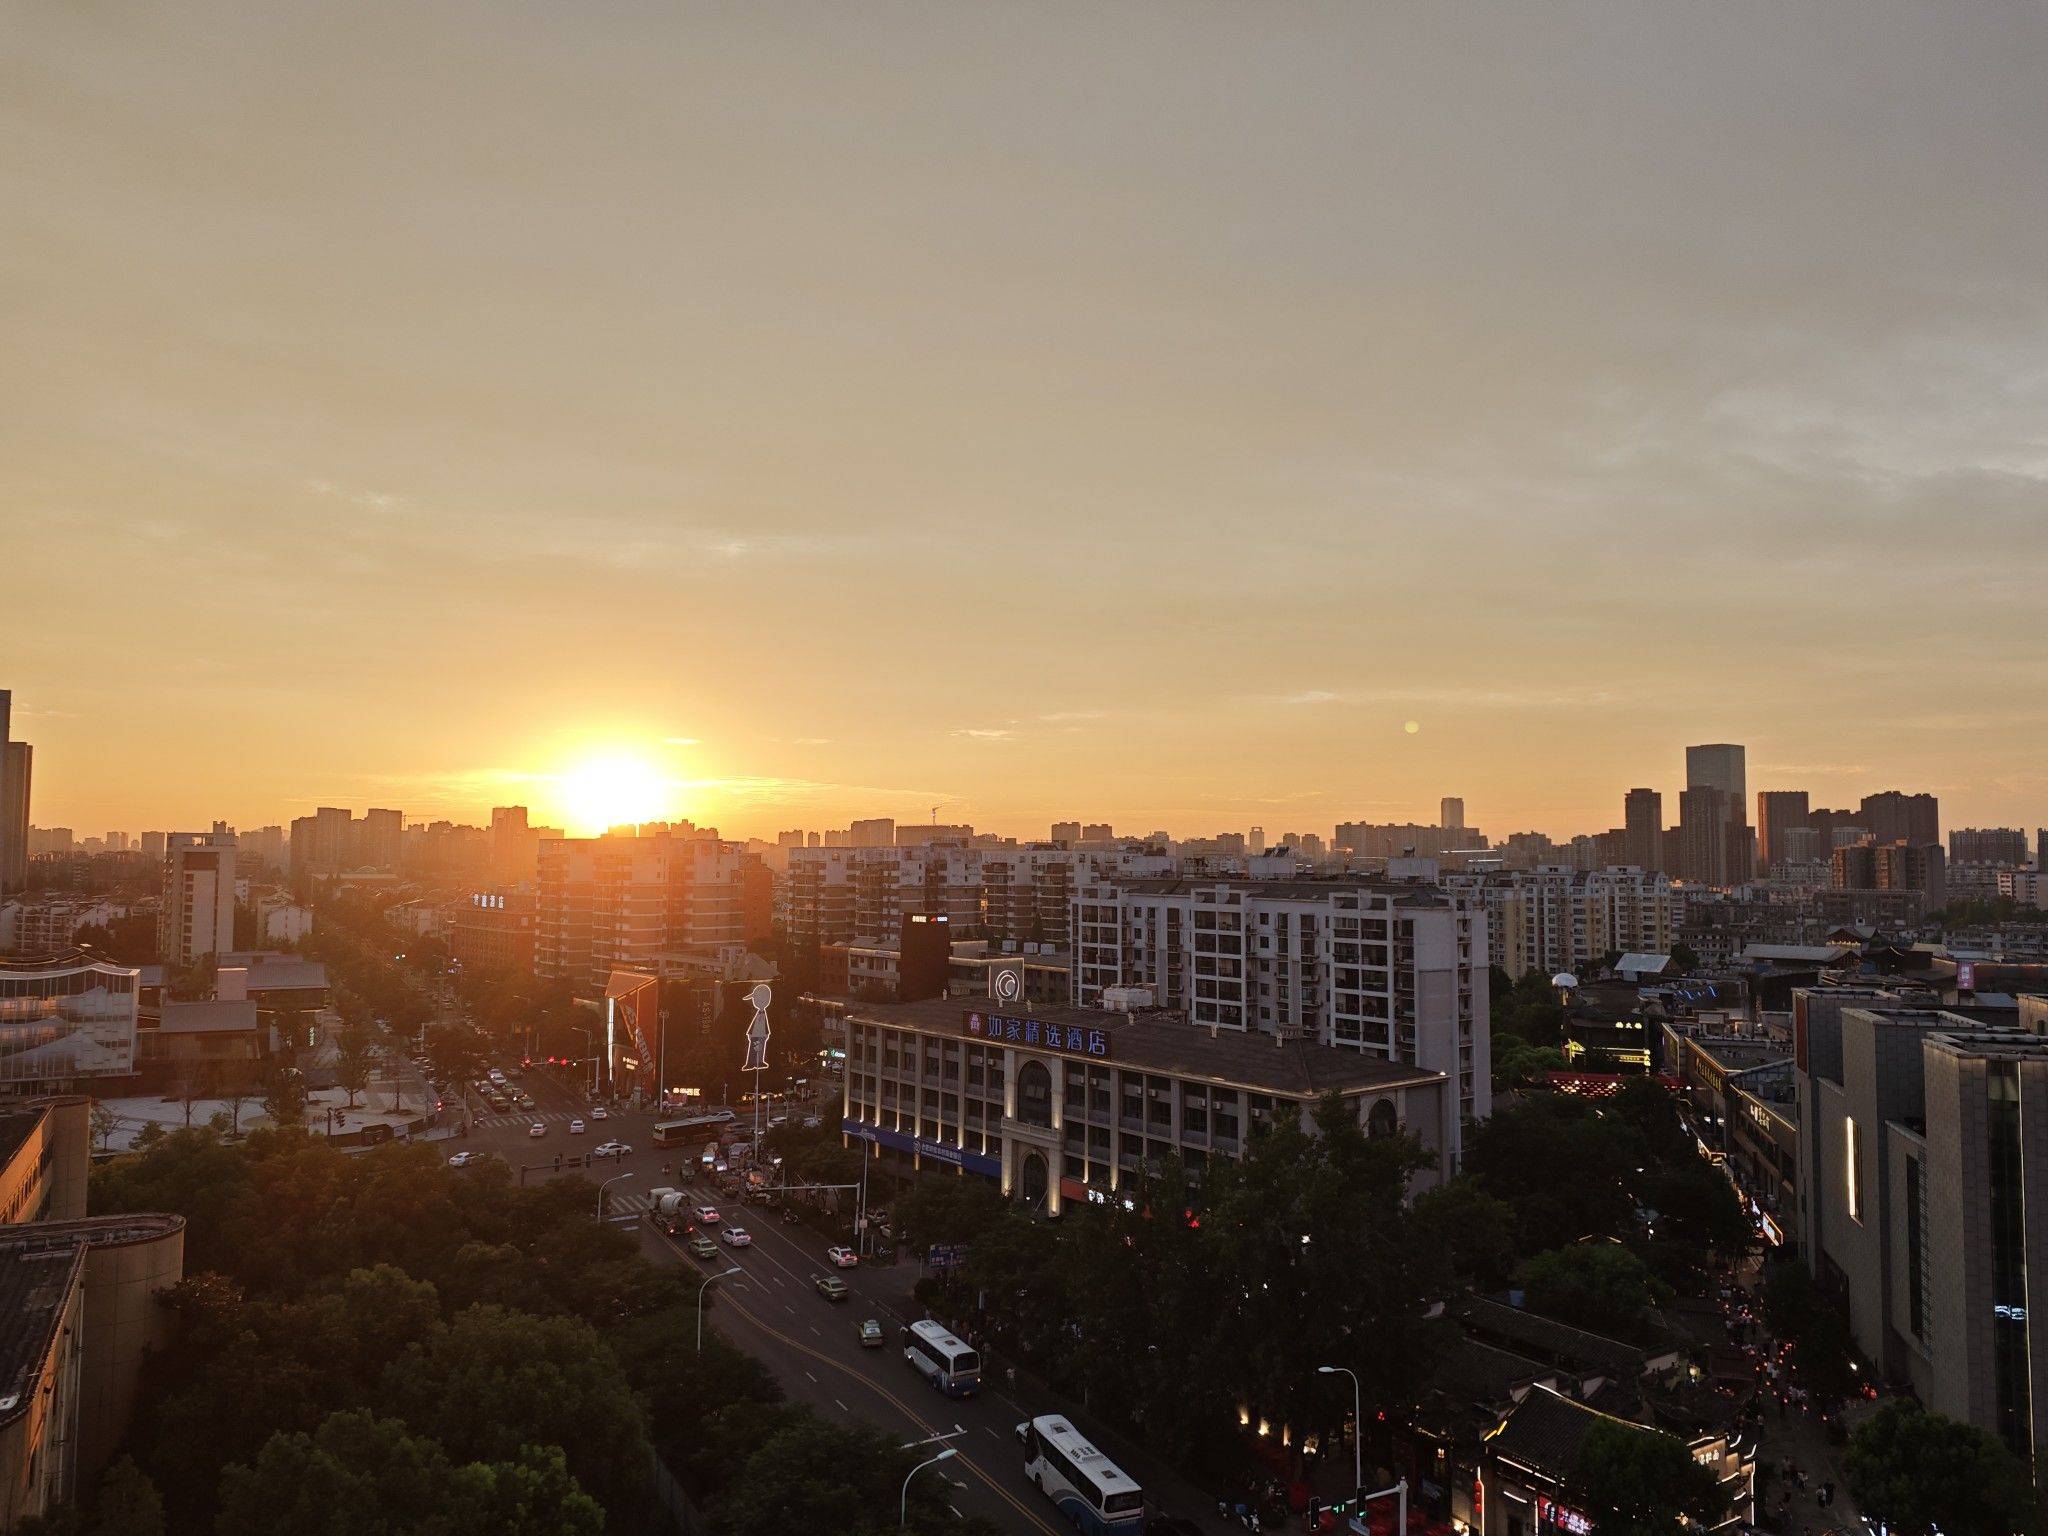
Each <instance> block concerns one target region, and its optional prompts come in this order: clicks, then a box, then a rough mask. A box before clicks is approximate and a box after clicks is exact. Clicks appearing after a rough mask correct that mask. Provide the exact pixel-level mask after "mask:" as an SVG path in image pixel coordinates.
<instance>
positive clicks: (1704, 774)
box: [1685, 741, 1749, 818]
mask: <svg viewBox="0 0 2048 1536" xmlns="http://www.w3.org/2000/svg"><path fill="white" fill-rule="evenodd" d="M1747 757H1748V754H1747V752H1746V750H1745V749H1744V748H1742V747H1739V746H1735V745H1733V744H1732V743H1729V742H1725V741H1722V742H1711V743H1709V744H1707V745H1705V746H1699V747H1687V748H1686V749H1685V787H1686V788H1687V789H1718V790H1719V791H1721V793H1722V794H1724V795H1726V796H1728V799H1729V804H1730V806H1731V807H1732V811H1731V814H1733V815H1734V816H1736V817H1737V818H1742V817H1744V815H1745V813H1746V812H1747V810H1748V806H1749V791H1748V787H1747V778H1748V772H1747Z"/></svg>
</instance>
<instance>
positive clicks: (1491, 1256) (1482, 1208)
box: [1414, 1177, 1515, 1291]
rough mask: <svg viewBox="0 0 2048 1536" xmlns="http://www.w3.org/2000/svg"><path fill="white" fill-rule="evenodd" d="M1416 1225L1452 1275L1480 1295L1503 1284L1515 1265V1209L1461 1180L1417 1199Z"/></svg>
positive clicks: (1415, 1209) (1474, 1185)
mask: <svg viewBox="0 0 2048 1536" xmlns="http://www.w3.org/2000/svg"><path fill="white" fill-rule="evenodd" d="M1414 1211H1415V1225H1416V1226H1417V1228H1418V1229H1420V1230H1421V1232H1422V1233H1424V1234H1425V1235H1426V1236H1427V1237H1428V1238H1429V1239H1430V1240H1431V1241H1432V1242H1433V1243H1434V1244H1435V1246H1436V1248H1437V1249H1438V1251H1439V1252H1440V1253H1442V1255H1443V1257H1444V1261H1445V1263H1446V1264H1447V1265H1448V1267H1449V1270H1450V1273H1451V1275H1452V1276H1454V1277H1455V1278H1456V1279H1457V1280H1459V1281H1461V1282H1463V1283H1464V1284H1466V1285H1470V1286H1472V1287H1474V1288H1476V1289H1478V1290H1482V1291H1491V1290H1497V1289H1499V1288H1500V1287H1501V1286H1503V1285H1505V1284H1506V1283H1507V1280H1508V1275H1509V1273H1510V1272H1511V1271H1512V1270H1513V1268H1514V1262H1515V1209H1514V1207H1513V1206H1511V1205H1509V1204H1508V1203H1507V1201H1505V1200H1496V1199H1495V1198H1494V1197H1493V1196H1492V1195H1489V1194H1488V1193H1487V1192H1486V1191H1485V1190H1483V1189H1481V1188H1480V1187H1479V1183H1478V1181H1477V1180H1476V1179H1472V1178H1469V1177H1459V1178H1455V1179H1452V1180H1451V1181H1450V1182H1449V1183H1447V1184H1440V1185H1438V1186H1437V1187H1436V1188H1435V1189H1432V1190H1430V1191H1428V1192H1427V1193H1426V1194H1422V1195H1419V1196H1417V1197H1416V1200H1415V1207H1414Z"/></svg>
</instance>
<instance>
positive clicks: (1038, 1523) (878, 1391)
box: [726, 1295, 1070, 1536]
mask: <svg viewBox="0 0 2048 1536" xmlns="http://www.w3.org/2000/svg"><path fill="white" fill-rule="evenodd" d="M726 1300H727V1304H728V1305H729V1306H731V1308H732V1310H733V1311H735V1312H737V1313H738V1314H739V1315H740V1316H741V1317H743V1318H745V1319H746V1320H747V1321H748V1322H749V1323H751V1324H753V1325H754V1327H756V1328H758V1329H759V1330H760V1331H761V1332H763V1333H765V1334H767V1335H768V1336H769V1337H771V1338H775V1339H779V1340H781V1341H782V1342H783V1343H784V1344H786V1345H788V1346H789V1347H790V1348H791V1349H793V1350H796V1351H797V1352H798V1353H799V1354H804V1355H808V1356H810V1357H811V1358H812V1359H813V1360H816V1361H817V1362H818V1363H819V1364H821V1365H825V1366H828V1367H830V1368H831V1369H832V1370H835V1371H838V1372H839V1373H840V1374H841V1375H843V1376H848V1377H851V1378H852V1379H853V1380H854V1381H856V1382H858V1383H859V1384H860V1385H861V1386H863V1387H866V1388H867V1389H868V1390H869V1391H870V1392H872V1393H874V1394H875V1396H877V1397H879V1398H881V1399H882V1400H883V1401H884V1402H886V1403H888V1404H889V1405H890V1406H892V1407H893V1408H895V1409H896V1411H897V1412H898V1413H901V1414H902V1415H903V1416H904V1417H905V1418H907V1419H909V1420H910V1422H911V1423H913V1424H915V1425H917V1426H918V1428H920V1429H922V1430H923V1431H924V1432H925V1433H926V1434H928V1435H929V1434H938V1433H939V1432H940V1430H939V1427H938V1426H937V1425H935V1424H933V1423H932V1422H931V1421H930V1420H928V1419H926V1418H925V1416H924V1415H923V1414H922V1413H920V1412H918V1411H917V1410H916V1409H914V1408H912V1407H911V1406H910V1404H908V1403H907V1402H905V1401H904V1400H903V1399H902V1398H900V1397H898V1396H897V1395H896V1394H895V1393H894V1392H892V1391H890V1390H889V1389H888V1388H887V1387H885V1386H883V1385H882V1384H881V1383H880V1382H877V1381H871V1380H869V1379H868V1378H867V1377H866V1376H863V1375H861V1374H860V1372H858V1371H856V1370H854V1369H853V1368H852V1367H850V1366H847V1365H845V1364H842V1363H841V1362H840V1361H837V1360H834V1359H833V1358H832V1357H831V1356H830V1355H825V1354H820V1353H819V1352H818V1351H817V1350H815V1349H813V1348H811V1346H810V1345H808V1344H805V1343H803V1342H802V1341H800V1340H798V1339H793V1338H791V1337H790V1336H789V1335H788V1334H786V1333H784V1332H782V1331H781V1330H780V1329H779V1328H776V1327H775V1326H774V1325H773V1324H771V1323H767V1322H764V1321H762V1320H761V1319H760V1318H758V1317H756V1316H755V1315H754V1314H753V1313H752V1312H749V1311H748V1310H747V1309H746V1308H745V1307H744V1306H742V1305H740V1303H739V1302H737V1301H735V1300H733V1299H732V1297H731V1296H730V1295H728V1296H727V1298H726ZM832 1401H833V1402H834V1403H836V1404H837V1405H838V1407H839V1410H840V1412H842V1413H845V1414H848V1415H849V1416H850V1415H851V1414H852V1412H853V1410H852V1409H850V1408H848V1407H847V1406H846V1404H845V1403H844V1402H842V1401H841V1400H840V1399H838V1398H836V1397H835V1398H834V1399H833V1400H832ZM948 1427H950V1426H948ZM984 1427H985V1426H984ZM997 1438H998V1439H1000V1438H1001V1437H1000V1436H998V1437H997ZM957 1459H958V1460H959V1461H961V1462H963V1463H965V1464H966V1467H967V1470H968V1471H970V1472H972V1473H973V1474H974V1475H975V1476H976V1477H978V1478H980V1479H981V1481H982V1483H983V1485H984V1486H986V1487H987V1488H988V1490H989V1491H990V1492H991V1493H993V1494H995V1496H996V1497H997V1498H999V1499H1001V1500H1002V1501H1003V1502H1004V1503H1005V1504H1008V1505H1009V1506H1010V1507H1011V1508H1012V1509H1014V1510H1016V1511H1017V1513H1018V1514H1020V1515H1022V1516H1023V1517H1024V1518H1025V1519H1026V1520H1027V1521H1029V1522H1030V1524H1031V1526H1032V1527H1033V1528H1034V1529H1036V1530H1039V1531H1043V1532H1044V1533H1045V1536H1070V1533H1069V1532H1068V1531H1067V1529H1066V1528H1065V1527H1063V1526H1058V1525H1054V1524H1053V1523H1052V1522H1051V1521H1049V1520H1048V1519H1046V1517H1045V1515H1044V1514H1043V1513H1042V1512H1041V1511H1039V1510H1036V1509H1033V1508H1032V1507H1031V1506H1030V1505H1028V1504H1026V1503H1024V1502H1023V1500H1021V1499H1019V1498H1018V1497H1017V1496H1016V1495H1015V1494H1014V1493H1012V1492H1011V1491H1010V1490H1009V1488H1008V1487H1007V1486H1006V1485H1005V1484H1003V1483H1001V1482H998V1481H997V1480H996V1477H995V1475H994V1474H993V1473H991V1472H990V1471H989V1470H988V1469H987V1468H986V1467H984V1466H982V1465H981V1463H980V1462H978V1461H976V1460H975V1459H974V1458H973V1457H972V1456H970V1455H968V1454H967V1453H966V1452H965V1451H961V1452H959V1453H958V1457H957Z"/></svg>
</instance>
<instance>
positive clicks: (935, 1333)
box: [903, 1318, 981, 1397]
mask: <svg viewBox="0 0 2048 1536" xmlns="http://www.w3.org/2000/svg"><path fill="white" fill-rule="evenodd" d="M903 1358H904V1359H906V1360H908V1361H909V1362H910V1366H911V1369H912V1370H914V1371H916V1372H917V1374H918V1375H920V1376H922V1377H923V1378H924V1379H925V1380H926V1381H928V1382H930V1383H931V1384H932V1385H933V1386H935V1387H937V1388H938V1389H939V1390H940V1391H941V1392H943V1393H945V1394H946V1396H948V1397H972V1396H974V1394H975V1393H977V1392H979V1391H980V1390H981V1352H980V1351H979V1350H977V1349H975V1348H974V1347H973V1346H972V1345H969V1344H967V1343H965V1342H963V1341H962V1340H960V1339H956V1338H954V1337H953V1335H952V1334H950V1333H948V1332H946V1330H945V1329H943V1328H941V1327H940V1326H939V1325H938V1324H937V1323H935V1322H933V1321H932V1320H931V1319H930V1318H925V1319H922V1320H921V1321H919V1322H915V1323H912V1324H911V1325H910V1326H909V1327H908V1328H906V1329H905V1330H904V1331H903Z"/></svg>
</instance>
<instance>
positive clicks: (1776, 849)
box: [1756, 789, 1812, 871]
mask: <svg viewBox="0 0 2048 1536" xmlns="http://www.w3.org/2000/svg"><path fill="white" fill-rule="evenodd" d="M1811 809H1812V806H1811V804H1810V802H1809V801H1808V799H1807V794H1806V791H1805V790H1803V789H1760V790H1758V791H1757V796H1756V838H1757V861H1758V862H1759V863H1760V864H1762V865H1763V867H1764V869H1765V870H1766V871H1769V870H1771V869H1773V868H1775V867H1776V866H1777V865H1778V864H1779V863H1781V862H1783V860H1784V858H1785V850H1784V847H1783V844H1784V838H1785V833H1786V832H1788V831H1789V830H1791V829H1792V828H1793V827H1803V826H1805V825H1807V821H1806V817H1807V813H1808V811H1810V810H1811Z"/></svg>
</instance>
